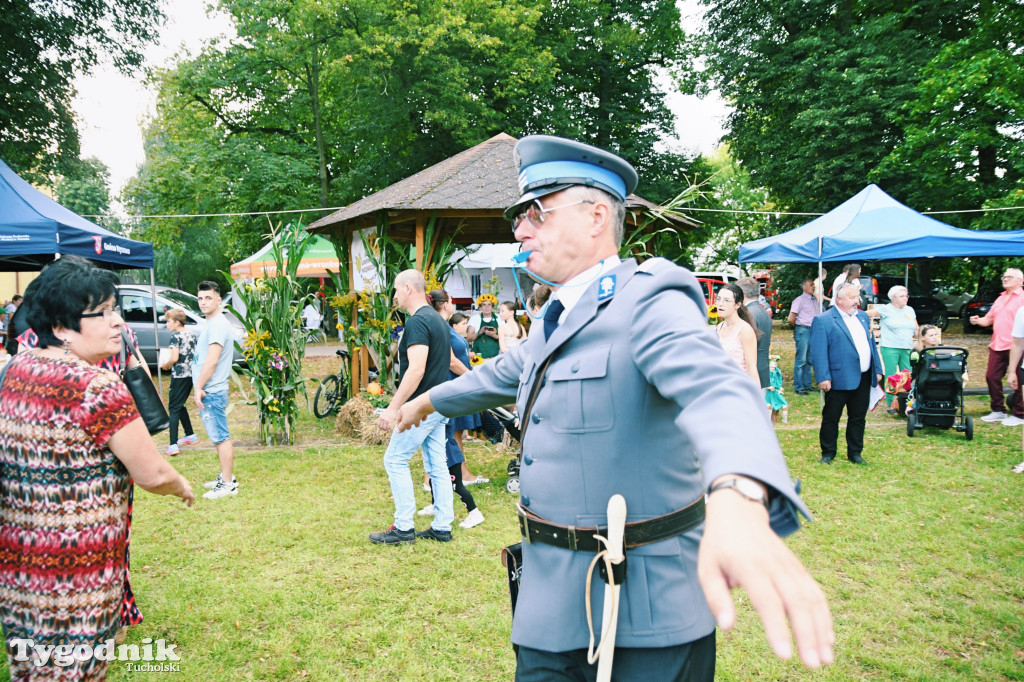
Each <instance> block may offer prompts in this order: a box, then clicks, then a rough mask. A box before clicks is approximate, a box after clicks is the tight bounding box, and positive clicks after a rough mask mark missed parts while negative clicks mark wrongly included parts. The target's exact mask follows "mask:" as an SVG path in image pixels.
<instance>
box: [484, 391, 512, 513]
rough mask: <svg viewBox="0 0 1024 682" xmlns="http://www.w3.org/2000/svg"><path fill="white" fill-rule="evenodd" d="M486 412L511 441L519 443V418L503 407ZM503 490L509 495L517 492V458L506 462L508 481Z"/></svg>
mask: <svg viewBox="0 0 1024 682" xmlns="http://www.w3.org/2000/svg"><path fill="white" fill-rule="evenodd" d="M487 412H488V413H489V414H490V415H491V416H492V417H494V418H495V419H497V420H498V422H500V423H501V425H502V426H503V427H505V432H506V433H508V435H509V437H510V438H512V440H514V441H516V442H519V435H520V432H519V417H517V416H516V415H515V414H513V413H511V412H509V411H508V410H506V409H505V408H504V407H495V408H494V409H491V410H487ZM505 490H507V491H508V492H510V493H513V494H515V493H518V492H519V457H518V456H517V457H513V458H512V459H511V460H509V462H508V479H507V480H506V481H505Z"/></svg>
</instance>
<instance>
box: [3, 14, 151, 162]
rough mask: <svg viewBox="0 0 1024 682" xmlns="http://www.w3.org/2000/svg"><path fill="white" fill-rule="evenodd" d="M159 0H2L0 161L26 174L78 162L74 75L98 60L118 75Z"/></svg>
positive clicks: (131, 67) (146, 38)
mask: <svg viewBox="0 0 1024 682" xmlns="http://www.w3.org/2000/svg"><path fill="white" fill-rule="evenodd" d="M162 4H163V2H162V0H63V1H62V2H45V1H34V0H6V1H5V2H4V3H3V5H2V8H0V158H2V159H4V160H5V161H6V162H7V163H8V164H9V165H10V166H11V167H12V168H14V169H15V170H17V171H19V172H21V173H22V174H23V175H24V176H25V177H26V178H27V179H29V180H35V181H40V180H44V179H46V178H47V177H48V176H49V175H51V174H55V173H63V172H66V171H67V170H68V168H69V167H71V166H73V165H74V164H75V162H76V161H77V160H78V151H79V143H78V129H77V127H76V125H75V120H74V112H73V111H72V108H71V100H72V98H73V97H74V86H73V84H72V83H73V79H74V77H75V76H77V75H80V74H83V73H86V72H88V71H89V70H90V69H92V68H93V67H94V66H96V64H98V63H99V62H100V60H101V59H105V58H106V59H110V60H111V62H112V63H113V64H114V66H116V67H117V68H118V69H120V70H121V71H122V72H124V73H131V72H133V71H135V70H137V69H138V67H139V65H140V64H141V63H142V48H143V47H144V46H145V45H146V44H147V43H150V42H152V41H154V40H155V39H156V37H157V29H158V27H159V25H160V23H161V21H162V20H163V14H162V13H161V11H160V6H161V5H162Z"/></svg>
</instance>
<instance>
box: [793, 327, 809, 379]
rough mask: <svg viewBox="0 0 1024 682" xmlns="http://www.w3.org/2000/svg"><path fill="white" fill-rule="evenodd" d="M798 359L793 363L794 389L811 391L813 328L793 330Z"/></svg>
mask: <svg viewBox="0 0 1024 682" xmlns="http://www.w3.org/2000/svg"><path fill="white" fill-rule="evenodd" d="M793 340H794V341H796V357H795V359H794V361H793V389H794V390H797V391H809V390H811V388H813V387H812V386H811V353H810V350H811V328H810V327H806V326H803V325H798V326H797V328H796V329H794V330H793Z"/></svg>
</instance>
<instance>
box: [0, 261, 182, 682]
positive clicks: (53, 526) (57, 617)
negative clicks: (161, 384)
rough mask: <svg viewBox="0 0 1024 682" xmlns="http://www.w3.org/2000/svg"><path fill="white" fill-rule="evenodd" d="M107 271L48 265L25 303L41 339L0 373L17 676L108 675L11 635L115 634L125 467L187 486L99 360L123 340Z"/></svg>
mask: <svg viewBox="0 0 1024 682" xmlns="http://www.w3.org/2000/svg"><path fill="white" fill-rule="evenodd" d="M116 283H117V279H116V277H115V276H114V275H113V274H112V273H109V272H107V271H105V270H101V269H99V268H96V267H94V266H93V265H91V264H90V263H89V262H88V261H86V260H85V259H82V258H77V257H73V256H72V257H64V258H61V259H60V260H58V261H57V262H55V263H53V264H51V265H50V266H49V267H47V268H46V269H45V270H44V271H43V273H42V274H41V275H40V276H39V277H37V278H36V279H35V280H33V282H32V283H31V284H30V285H29V288H28V290H27V291H26V292H25V299H26V303H25V304H23V305H27V306H29V310H28V315H27V317H28V323H29V324H30V325H31V327H32V329H33V330H35V332H36V334H37V335H38V337H39V347H38V348H37V349H35V350H32V351H29V352H26V353H22V354H19V355H17V356H15V357H14V358H12V359H11V360H10V361H9V363H8V366H7V370H6V373H5V375H4V377H3V383H2V387H0V624H2V625H3V630H4V637H5V639H6V641H7V657H8V665H9V668H10V673H11V678H12V679H15V680H30V679H46V680H53V679H61V680H63V679H73V680H101V679H104V678H105V677H106V672H107V668H108V665H109V662H107V661H103V660H97V659H96V658H95V657H86V656H83V657H84V658H85V659H86V660H77V658H76V660H73V661H71V662H70V664H69V665H65V666H59V665H55V662H54V659H53V657H50V658H49V659H48V660H47V661H46V664H44V665H41V666H37V665H35V664H34V663H33V661H32V657H31V650H30V651H29V654H30V655H29V657H28V660H18V659H19V658H22V657H21V656H16V655H15V654H16V653H17V648H16V640H24V639H32V640H33V642H34V644H35V645H36V646H39V645H43V646H64V645H70V646H73V647H78V650H79V651H82V652H85V651H87V650H89V651H91V650H92V649H95V648H96V647H97V646H99V645H101V644H103V643H105V642H107V641H108V640H111V639H113V638H114V636H115V633H116V631H117V629H118V624H119V622H120V618H121V608H122V596H123V592H124V584H125V583H124V563H125V542H126V535H127V514H128V505H129V488H130V480H131V479H132V478H134V479H135V482H136V483H137V484H138V485H140V486H142V488H144V489H145V490H148V491H150V492H153V493H156V494H161V495H174V496H176V497H180V498H181V499H182V500H183V501H185V502H186V503H187V504H189V505H191V504H192V501H193V500H194V496H193V493H192V488H191V487H190V486H189V484H188V481H186V480H185V479H184V478H183V477H182V476H181V475H180V474H178V472H177V471H175V470H174V468H173V467H172V466H171V465H170V464H168V463H167V462H166V461H165V460H164V459H163V457H161V456H160V454H159V453H158V452H157V450H156V446H155V445H154V444H153V441H152V439H151V438H150V436H149V433H148V431H147V429H146V426H145V424H144V423H143V422H142V419H141V418H140V417H139V414H138V410H136V408H135V402H134V401H133V399H132V397H131V394H130V393H128V389H127V388H126V387H125V385H124V384H123V383H122V382H121V380H120V378H119V377H118V376H117V375H116V374H114V373H113V372H110V371H109V370H105V369H102V368H100V367H97V366H95V365H96V363H98V362H99V361H100V360H102V359H103V358H105V357H107V356H109V355H112V354H114V353H118V352H119V351H120V344H121V328H122V326H123V324H124V320H122V319H121V316H120V313H119V311H118V309H117V308H116V298H115V293H116V288H115V287H116ZM65 662H66V661H65Z"/></svg>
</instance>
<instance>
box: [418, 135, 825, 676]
mask: <svg viewBox="0 0 1024 682" xmlns="http://www.w3.org/2000/svg"><path fill="white" fill-rule="evenodd" d="M515 159H516V164H517V167H518V168H519V171H520V173H519V184H520V189H521V192H522V196H521V197H520V199H519V201H517V202H516V204H515V205H514V206H512V207H511V208H509V209H508V211H507V212H506V217H508V218H509V219H510V220H511V221H512V224H513V229H514V230H515V236H516V239H517V240H519V241H520V242H522V246H523V251H524V253H525V252H528V253H529V256H528V258H526V259H525V267H526V269H527V270H528V271H529V272H530V273H532V274H534V275H535V276H536V277H537V278H538V279H543V280H547V281H549V282H552V283H554V284H555V285H556V289H555V293H554V294H553V295H552V300H551V302H550V303H549V305H548V308H547V311H546V313H545V319H544V326H545V334H536V335H533V336H531V337H530V338H529V339H528V340H526V341H524V342H523V343H521V344H519V345H518V346H517V347H515V348H513V349H512V350H510V351H509V352H508V353H506V354H505V355H502V356H500V357H499V358H497V359H496V360H493V361H491V362H488V363H485V364H484V365H482V366H481V367H479V368H477V370H476V371H474V372H470V373H468V374H465V375H463V376H461V377H459V378H457V379H455V380H453V381H450V382H448V383H445V384H441V385H439V386H436V387H434V388H433V389H431V390H430V392H429V393H425V394H423V395H422V396H420V397H419V398H417V399H416V400H414V401H411V402H410V403H408V404H406V405H405V406H403V408H402V410H401V412H400V414H399V422H398V426H399V428H408V427H409V426H410V425H412V424H415V423H417V422H418V421H419V420H420V419H422V418H424V417H425V416H426V415H427V414H429V413H431V412H432V411H434V410H437V411H438V412H440V413H441V414H444V415H446V416H455V415H462V414H470V413H473V412H477V411H480V410H483V409H485V408H488V407H493V406H496V405H502V404H506V403H508V402H509V401H510V400H512V399H515V400H516V403H517V407H518V412H519V415H520V417H521V419H524V420H525V423H524V424H523V427H524V432H523V440H522V443H523V458H522V469H521V473H520V484H521V498H520V507H519V510H518V513H519V516H520V528H521V530H522V532H523V571H522V577H521V581H520V586H519V596H518V602H517V606H516V610H515V615H514V619H513V625H512V641H513V642H514V643H515V644H517V645H518V653H517V672H516V678H517V679H518V680H523V681H527V680H552V679H574V680H575V679H593V678H594V675H595V669H596V666H594V665H590V664H588V662H587V647H588V643H589V641H590V633H589V629H588V622H587V616H586V602H587V600H588V598H589V601H590V603H591V606H592V609H593V612H594V613H596V614H600V613H601V612H602V608H603V600H604V594H605V589H604V588H605V586H604V583H603V582H602V581H601V579H600V578H596V577H595V579H594V581H593V584H592V585H591V589H590V592H589V594H587V590H586V579H587V573H588V568H589V565H590V562H591V560H592V559H593V558H594V556H595V552H596V551H597V550H598V545H597V541H595V540H594V538H593V536H594V534H595V533H598V532H599V527H601V526H603V525H604V524H605V522H606V517H607V514H606V509H607V505H608V500H609V498H610V497H611V496H612V495H615V494H621V495H623V496H624V497H625V500H626V507H627V517H626V522H627V526H626V530H625V546H626V552H625V555H626V567H625V575H624V579H623V581H622V587H621V593H620V603H619V608H618V620H617V624H618V626H617V629H618V634H617V638H616V642H615V646H616V648H615V651H614V659H613V661H614V662H613V666H614V667H613V674H614V676H615V679H619V680H674V679H680V680H710V679H712V677H713V676H714V656H715V637H714V634H715V625H716V622H717V624H718V625H719V626H720V627H722V628H724V629H728V628H730V627H731V626H732V625H733V623H734V621H735V612H734V607H733V603H732V598H731V596H730V593H729V590H730V587H733V586H741V587H743V588H744V589H745V590H746V591H747V593H748V595H749V597H750V600H751V603H752V604H753V606H754V607H755V609H756V610H757V611H758V613H759V615H760V617H761V620H762V622H763V623H764V626H765V630H766V633H767V635H768V639H769V642H770V643H771V646H772V648H773V650H774V651H775V653H776V654H778V655H779V656H781V657H783V658H788V657H789V656H790V655H791V654H792V645H791V640H790V634H789V631H788V630H787V627H786V626H787V618H788V621H789V625H790V627H791V628H792V632H793V636H794V638H795V640H796V645H797V650H798V652H799V655H800V658H801V659H802V661H803V662H804V664H805V665H807V666H810V667H818V666H820V665H824V664H827V663H830V662H831V661H832V646H833V644H834V636H833V631H832V619H831V615H830V614H829V610H828V606H827V605H826V603H825V598H824V594H823V593H822V591H821V589H820V588H819V587H818V585H817V583H816V582H815V581H814V580H813V579H812V578H811V577H810V576H809V575H808V574H807V572H806V570H805V569H804V567H803V566H802V565H801V564H800V562H799V561H798V560H797V559H796V558H795V557H794V556H793V554H792V553H791V552H790V551H789V550H788V548H786V546H785V545H784V544H783V542H782V541H781V540H780V539H779V536H780V535H786V534H788V533H792V532H793V531H795V530H797V528H798V527H799V518H798V514H803V515H805V516H806V515H807V510H806V508H805V507H804V505H803V503H802V502H801V501H800V499H799V498H798V497H797V494H796V491H795V490H794V488H793V484H792V482H791V480H790V477H789V474H788V472H787V469H786V465H785V462H784V460H783V457H782V452H781V451H780V449H779V445H778V441H777V440H776V438H775V434H774V431H773V429H772V426H771V424H770V422H769V420H768V413H767V411H766V410H764V402H763V399H762V397H761V392H760V390H759V389H758V386H757V385H756V384H755V382H754V381H752V380H751V379H750V378H749V377H747V376H746V375H745V374H743V373H742V372H741V371H740V370H739V368H738V367H737V366H736V365H735V364H734V363H732V362H731V361H730V360H729V358H728V357H727V356H726V355H725V353H724V351H723V350H722V348H721V346H720V345H719V343H718V339H717V338H716V337H715V335H714V333H713V332H712V331H709V328H708V326H707V317H706V311H705V308H704V299H703V295H702V293H701V289H700V286H699V285H698V283H697V281H696V279H695V278H694V277H693V276H692V275H691V274H690V273H689V272H688V271H686V270H684V269H682V268H680V267H677V266H676V265H674V264H672V263H670V262H668V261H665V260H663V259H658V258H655V259H651V260H648V261H646V262H644V263H643V264H642V265H639V266H638V265H637V263H636V262H635V261H634V260H632V259H629V260H625V261H620V260H619V257H618V246H619V244H620V243H621V241H622V232H623V229H624V217H625V211H624V207H623V202H624V200H625V198H626V196H627V195H628V194H629V193H631V192H632V191H633V189H634V188H635V187H636V184H637V175H636V171H635V170H633V168H632V166H630V165H629V164H628V163H626V162H625V161H624V160H622V159H620V158H619V157H617V156H615V155H613V154H610V153H608V152H605V151H603V150H601V149H597V148H595V147H591V146H589V145H585V144H581V143H578V142H574V141H570V140H565V139H562V138H557V137H551V136H544V135H536V136H530V137H526V138H523V139H522V140H520V142H519V143H518V144H517V145H516V148H515ZM539 323H540V320H538V324H539ZM740 424H742V428H738V425H740ZM706 493H707V494H708V497H707V503H706V511H705V494H706ZM705 514H706V518H705ZM600 532H602V534H603V530H602V531H600ZM698 549H699V551H698ZM698 578H699V581H698ZM596 620H597V621H598V622H597V623H594V624H593V627H594V629H595V631H596V632H595V637H597V638H600V636H601V632H600V626H601V624H600V622H599V621H600V617H598V618H596Z"/></svg>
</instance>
